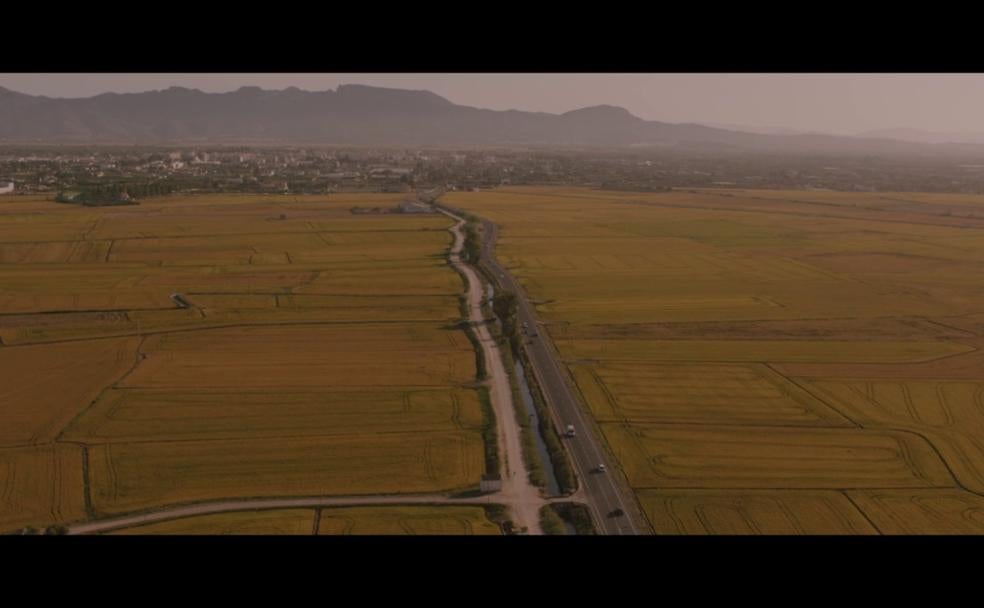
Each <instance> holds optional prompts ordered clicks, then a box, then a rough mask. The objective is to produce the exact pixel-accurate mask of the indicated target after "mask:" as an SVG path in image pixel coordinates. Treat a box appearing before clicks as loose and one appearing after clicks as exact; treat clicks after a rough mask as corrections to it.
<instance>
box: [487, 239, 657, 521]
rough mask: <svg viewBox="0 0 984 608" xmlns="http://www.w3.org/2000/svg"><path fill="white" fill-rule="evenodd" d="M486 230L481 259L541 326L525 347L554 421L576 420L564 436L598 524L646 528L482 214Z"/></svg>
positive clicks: (523, 314)
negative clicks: (497, 251)
mask: <svg viewBox="0 0 984 608" xmlns="http://www.w3.org/2000/svg"><path fill="white" fill-rule="evenodd" d="M482 232H483V239H482V240H483V243H482V259H481V264H482V265H483V266H484V267H485V268H486V269H487V270H488V271H489V272H491V273H493V275H494V276H495V277H496V280H497V281H498V282H499V284H500V285H501V286H502V287H503V288H504V289H507V290H509V291H511V292H513V293H514V294H516V300H517V303H518V312H517V314H518V317H519V321H520V324H521V325H522V323H524V322H525V323H526V324H527V325H528V326H529V327H530V329H531V330H532V329H536V334H537V335H536V336H535V337H533V336H529V335H528V336H527V339H526V341H525V342H526V346H525V348H526V353H527V355H528V358H529V360H530V362H531V363H532V367H533V373H534V375H535V376H536V379H537V382H538V383H539V385H540V389H541V391H542V392H543V394H544V397H545V399H546V402H547V405H548V406H549V408H550V410H551V412H552V414H553V417H554V423H555V424H557V427H558V430H559V431H560V432H563V430H564V429H565V428H566V427H567V425H568V424H573V425H574V429H575V432H576V434H577V436H576V437H574V438H565V439H564V441H565V442H566V444H567V450H568V454H570V456H571V460H572V463H573V465H574V467H575V470H576V472H577V475H578V480H579V482H580V486H581V491H583V499H584V501H585V502H586V503H587V505H588V507H589V508H590V509H591V511H592V513H593V515H594V518H595V522H596V524H597V526H598V527H599V528H601V531H602V532H603V533H604V534H612V535H618V534H640V533H643V534H644V533H646V532H647V531H646V529H645V527H644V524H640V523H639V520H641V513H639V511H638V508H637V506H636V503H635V501H634V499H633V497H632V496H631V495H626V494H628V492H629V490H628V489H626V488H624V487H623V484H620V483H619V482H618V480H616V479H614V477H613V476H615V475H619V474H620V473H619V470H618V468H617V467H616V464H617V463H616V462H615V461H614V459H613V458H611V457H610V456H609V455H608V452H607V451H606V450H605V449H604V444H603V443H602V439H601V438H600V437H599V436H598V433H600V430H599V429H598V427H597V426H596V425H595V424H594V421H593V420H592V419H590V418H589V416H588V415H587V414H586V413H585V411H586V408H584V407H583V406H582V405H581V404H580V402H579V394H578V393H577V392H576V391H575V390H573V389H572V388H571V386H570V385H569V384H568V381H567V373H566V370H564V368H563V366H562V364H561V363H560V355H559V354H558V353H557V351H556V349H554V346H553V343H552V342H551V340H550V339H549V337H547V335H546V334H545V333H544V332H543V331H542V328H541V327H540V326H539V324H538V323H537V320H536V313H535V310H534V308H533V305H532V304H530V301H529V298H528V296H527V295H526V292H525V291H523V288H522V287H521V286H520V284H519V282H518V281H516V279H515V278H514V277H513V276H512V275H511V274H510V273H509V271H508V270H506V269H505V268H503V267H502V266H501V265H500V264H499V262H498V261H496V259H495V253H494V252H495V243H496V239H497V238H498V226H496V225H495V224H493V223H492V222H489V221H487V220H482ZM530 333H532V332H530ZM599 464H604V465H605V467H606V468H607V469H608V471H607V472H605V473H599V472H597V467H598V465H599ZM615 509H621V510H622V511H623V512H624V513H625V515H623V516H621V517H609V513H611V512H612V511H614V510H615ZM640 530H641V531H640Z"/></svg>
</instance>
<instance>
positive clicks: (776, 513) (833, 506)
mask: <svg viewBox="0 0 984 608" xmlns="http://www.w3.org/2000/svg"><path fill="white" fill-rule="evenodd" d="M639 500H640V502H641V503H642V506H643V508H644V509H645V511H646V515H647V516H648V517H649V520H650V521H651V522H652V524H653V528H654V530H655V531H656V533H657V534H876V533H877V531H876V530H875V528H873V527H872V525H871V524H870V523H868V520H866V519H865V517H864V515H862V514H861V512H860V511H859V510H858V508H857V507H855V506H854V504H852V503H851V500H850V499H849V498H847V496H845V495H844V494H842V493H840V492H834V491H824V490H819V491H817V490H755V491H752V490H642V491H640V492H639Z"/></svg>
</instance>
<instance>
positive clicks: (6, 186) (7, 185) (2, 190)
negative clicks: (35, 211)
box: [0, 180, 14, 194]
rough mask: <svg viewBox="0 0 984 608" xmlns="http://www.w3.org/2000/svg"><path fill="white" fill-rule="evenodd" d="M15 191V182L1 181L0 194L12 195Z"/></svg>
mask: <svg viewBox="0 0 984 608" xmlns="http://www.w3.org/2000/svg"><path fill="white" fill-rule="evenodd" d="M13 191H14V182H11V181H5V180H0V194H11V193H12V192H13Z"/></svg>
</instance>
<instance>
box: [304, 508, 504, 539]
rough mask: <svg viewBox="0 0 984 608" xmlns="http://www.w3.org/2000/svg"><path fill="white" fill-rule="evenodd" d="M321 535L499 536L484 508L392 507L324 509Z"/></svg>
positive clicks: (495, 526) (496, 527)
mask: <svg viewBox="0 0 984 608" xmlns="http://www.w3.org/2000/svg"><path fill="white" fill-rule="evenodd" d="M318 534H332V535H340V534H355V535H377V534H388V535H405V534H412V535H430V536H434V535H447V534H451V535H459V536H463V535H467V536H472V535H482V536H486V535H498V534H501V531H500V529H499V526H498V525H496V524H495V523H494V522H492V521H490V520H489V518H488V516H487V515H486V513H485V509H483V508H482V507H460V506H450V505H448V506H443V505H442V506H437V505H434V506H415V505H414V506H410V505H407V506H393V507H345V508H334V507H333V508H326V509H322V510H321V518H320V521H319V523H318Z"/></svg>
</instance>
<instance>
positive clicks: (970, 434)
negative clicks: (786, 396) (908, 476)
mask: <svg viewBox="0 0 984 608" xmlns="http://www.w3.org/2000/svg"><path fill="white" fill-rule="evenodd" d="M804 384H805V385H806V386H808V387H810V388H811V390H813V391H815V393H816V394H817V395H818V396H820V397H821V398H823V399H825V400H826V401H828V402H829V403H831V404H833V405H835V406H836V407H837V408H839V409H840V410H841V411H843V412H844V413H845V415H847V416H850V417H851V418H852V419H853V420H855V421H857V422H858V423H859V424H861V425H863V426H864V427H865V428H894V429H905V430H908V431H910V432H913V433H917V434H919V435H921V436H924V437H926V438H927V439H929V440H930V441H931V442H932V443H933V445H934V446H936V447H937V449H938V450H939V452H940V456H941V457H942V458H943V460H944V461H945V462H946V463H947V465H948V466H949V467H950V470H952V471H953V474H954V476H956V478H957V480H958V481H960V482H961V483H962V484H963V486H964V487H965V488H967V489H968V490H971V491H973V492H978V493H980V494H982V495H984V382H960V381H926V380H913V381H907V382H906V381H898V380H880V381H878V380H869V381H860V382H859V381H856V380H812V379H811V380H808V381H806V380H805V381H804Z"/></svg>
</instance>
